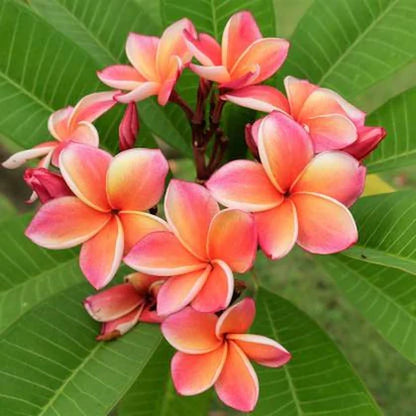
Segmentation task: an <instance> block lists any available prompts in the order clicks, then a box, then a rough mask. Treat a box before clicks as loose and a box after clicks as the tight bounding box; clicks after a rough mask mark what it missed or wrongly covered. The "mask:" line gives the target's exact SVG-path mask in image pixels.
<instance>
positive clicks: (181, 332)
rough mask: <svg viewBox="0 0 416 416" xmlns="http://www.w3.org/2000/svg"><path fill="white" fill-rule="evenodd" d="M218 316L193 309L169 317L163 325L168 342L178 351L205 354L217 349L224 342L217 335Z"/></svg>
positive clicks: (163, 331) (188, 308)
mask: <svg viewBox="0 0 416 416" xmlns="http://www.w3.org/2000/svg"><path fill="white" fill-rule="evenodd" d="M217 321H218V317H217V315H215V314H213V313H203V312H198V311H196V310H194V309H192V308H191V307H187V308H185V309H182V310H181V311H180V312H177V313H175V314H173V315H170V316H168V317H167V318H166V319H165V320H164V322H163V323H162V325H161V327H160V328H161V330H162V334H163V336H164V337H165V338H166V341H168V342H169V344H170V345H172V347H174V348H176V349H177V350H178V351H181V352H184V353H188V354H204V353H207V352H210V351H213V350H215V349H217V348H218V347H219V346H220V345H221V344H222V343H223V340H222V339H220V338H217V336H216V335H215V325H216V323H217Z"/></svg>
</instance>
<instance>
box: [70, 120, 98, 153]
mask: <svg viewBox="0 0 416 416" xmlns="http://www.w3.org/2000/svg"><path fill="white" fill-rule="evenodd" d="M68 139H69V140H72V141H73V142H77V143H84V144H89V145H90V146H95V147H98V143H99V141H100V139H99V137H98V132H97V129H96V128H95V127H94V126H93V125H92V124H91V123H89V122H88V121H81V122H79V123H78V125H77V127H76V128H75V130H74V131H72V132H71V134H70V135H69V137H68Z"/></svg>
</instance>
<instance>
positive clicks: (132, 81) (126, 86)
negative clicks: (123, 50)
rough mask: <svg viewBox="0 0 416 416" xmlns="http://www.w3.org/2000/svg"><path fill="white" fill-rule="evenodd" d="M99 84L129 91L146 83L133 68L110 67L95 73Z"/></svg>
mask: <svg viewBox="0 0 416 416" xmlns="http://www.w3.org/2000/svg"><path fill="white" fill-rule="evenodd" d="M97 76H98V78H99V79H100V81H101V82H103V83H104V84H105V85H108V86H109V87H112V88H117V89H120V90H127V91H131V90H134V89H135V88H137V87H138V86H139V85H140V84H142V83H143V82H144V81H146V79H145V78H143V77H142V76H141V75H140V74H139V72H137V70H136V69H135V68H133V67H132V66H130V65H111V66H108V67H107V68H104V69H103V70H102V71H97Z"/></svg>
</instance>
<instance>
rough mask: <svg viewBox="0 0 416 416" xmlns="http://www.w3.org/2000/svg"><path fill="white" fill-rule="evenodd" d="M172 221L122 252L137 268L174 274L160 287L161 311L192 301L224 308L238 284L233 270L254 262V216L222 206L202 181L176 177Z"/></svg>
mask: <svg viewBox="0 0 416 416" xmlns="http://www.w3.org/2000/svg"><path fill="white" fill-rule="evenodd" d="M165 214H166V218H167V221H168V227H167V228H166V230H165V231H163V232H155V233H152V234H149V235H148V236H146V237H145V238H143V239H142V240H140V241H139V242H138V243H137V244H136V245H135V246H134V247H133V248H132V250H131V251H130V252H129V254H128V255H127V256H126V257H125V258H124V261H125V263H126V264H127V265H128V266H130V267H132V268H133V269H135V270H138V271H140V272H143V273H147V274H150V275H156V276H172V277H170V278H169V279H168V280H167V281H166V283H165V284H164V285H163V286H162V288H161V289H160V292H159V295H158V301H157V312H158V314H159V315H169V314H171V313H174V312H177V311H179V310H180V309H182V308H184V307H185V306H186V305H188V304H189V303H191V304H192V306H193V307H194V308H195V309H197V310H199V311H202V312H216V311H219V310H222V309H225V308H226V307H227V306H228V305H229V303H230V301H231V298H232V295H233V290H234V279H233V271H235V272H238V273H244V272H245V271H247V270H248V269H249V268H250V267H251V266H252V264H253V262H254V258H255V254H256V247H257V236H256V229H255V224H254V218H253V216H252V215H251V214H248V213H245V212H243V211H240V210H237V209H229V210H224V211H220V210H219V206H218V204H217V203H216V201H215V200H214V199H213V198H212V196H211V195H210V194H209V192H208V191H207V190H206V189H205V188H204V187H203V186H201V185H197V184H194V183H190V182H184V181H179V180H172V181H171V182H170V184H169V187H168V190H167V192H166V197H165Z"/></svg>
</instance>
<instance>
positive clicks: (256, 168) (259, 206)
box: [206, 112, 366, 259]
mask: <svg viewBox="0 0 416 416" xmlns="http://www.w3.org/2000/svg"><path fill="white" fill-rule="evenodd" d="M256 137H257V146H258V150H259V158H260V161H261V163H257V162H253V161H248V160H236V161H233V162H230V163H228V164H226V165H225V166H223V167H222V168H221V169H219V170H218V171H217V172H216V173H214V175H213V176H212V177H211V178H210V179H209V180H208V182H207V183H206V186H207V188H208V189H209V190H210V191H211V193H212V195H213V196H214V198H216V200H217V201H219V202H220V203H221V204H223V205H225V206H228V207H233V208H238V209H243V210H246V211H250V212H254V213H255V218H256V223H257V230H258V235H259V243H260V246H261V248H262V249H263V251H264V252H265V253H266V254H267V255H268V256H270V257H272V258H273V259H276V258H280V257H283V256H284V255H286V254H287V253H288V252H289V251H290V250H291V248H292V247H293V245H294V244H295V243H296V242H297V243H298V244H299V245H300V246H301V247H302V248H304V249H305V250H307V251H309V252H311V253H318V254H329V253H336V252H338V251H341V250H344V249H346V248H348V247H349V246H351V245H352V244H354V243H355V242H356V240H357V228H356V225H355V222H354V219H353V217H352V215H351V213H350V212H349V210H348V209H347V207H348V206H350V205H351V204H353V203H354V202H355V200H356V199H357V198H358V197H359V196H360V194H361V193H362V191H363V188H364V182H365V173H366V169H365V168H364V167H363V166H361V164H360V163H359V162H358V161H357V160H356V159H355V158H353V157H352V156H351V155H349V154H347V153H344V152H339V151H328V152H323V153H320V154H319V155H317V156H315V157H314V154H313V147H312V142H311V140H310V137H309V135H308V134H307V132H306V131H305V130H304V129H303V128H302V127H301V126H300V125H299V124H298V123H297V122H295V121H294V120H293V119H292V118H290V117H288V116H287V115H285V114H283V113H280V112H274V113H272V114H270V115H268V116H266V117H265V118H264V119H263V121H262V122H261V124H260V127H259V131H258V134H257V135H254V138H256Z"/></svg>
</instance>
